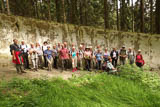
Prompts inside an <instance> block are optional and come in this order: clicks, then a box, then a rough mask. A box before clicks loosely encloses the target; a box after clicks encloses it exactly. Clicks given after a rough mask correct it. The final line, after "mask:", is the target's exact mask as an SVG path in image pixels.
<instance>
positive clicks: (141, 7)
mask: <svg viewBox="0 0 160 107" xmlns="http://www.w3.org/2000/svg"><path fill="white" fill-rule="evenodd" d="M140 13H141V24H140V25H141V26H140V31H141V32H144V0H141V2H140Z"/></svg>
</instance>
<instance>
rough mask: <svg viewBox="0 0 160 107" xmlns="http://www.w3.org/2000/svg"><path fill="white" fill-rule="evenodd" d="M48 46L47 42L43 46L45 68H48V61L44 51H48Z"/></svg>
mask: <svg viewBox="0 0 160 107" xmlns="http://www.w3.org/2000/svg"><path fill="white" fill-rule="evenodd" d="M47 45H48V43H47V41H45V42H44V43H43V46H42V51H43V57H44V67H47V65H48V64H47V59H46V56H45V55H44V51H45V50H47Z"/></svg>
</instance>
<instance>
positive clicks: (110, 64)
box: [107, 57, 117, 74]
mask: <svg viewBox="0 0 160 107" xmlns="http://www.w3.org/2000/svg"><path fill="white" fill-rule="evenodd" d="M107 68H108V72H109V73H112V74H116V73H117V69H116V68H115V67H114V66H113V65H112V58H111V57H109V58H108V61H107Z"/></svg>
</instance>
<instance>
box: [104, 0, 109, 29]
mask: <svg viewBox="0 0 160 107" xmlns="http://www.w3.org/2000/svg"><path fill="white" fill-rule="evenodd" d="M108 21H109V8H108V0H104V25H105V29H108V28H109V22H108Z"/></svg>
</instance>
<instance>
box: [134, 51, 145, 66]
mask: <svg viewBox="0 0 160 107" xmlns="http://www.w3.org/2000/svg"><path fill="white" fill-rule="evenodd" d="M136 65H137V66H138V67H140V68H141V67H142V66H143V65H144V60H143V56H142V54H141V50H138V54H137V55H136Z"/></svg>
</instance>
